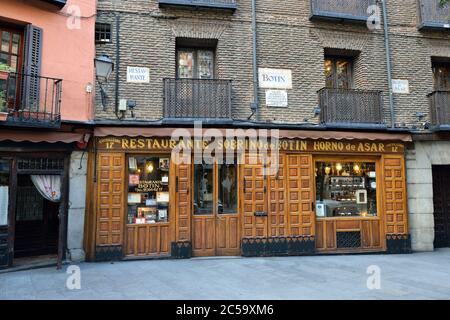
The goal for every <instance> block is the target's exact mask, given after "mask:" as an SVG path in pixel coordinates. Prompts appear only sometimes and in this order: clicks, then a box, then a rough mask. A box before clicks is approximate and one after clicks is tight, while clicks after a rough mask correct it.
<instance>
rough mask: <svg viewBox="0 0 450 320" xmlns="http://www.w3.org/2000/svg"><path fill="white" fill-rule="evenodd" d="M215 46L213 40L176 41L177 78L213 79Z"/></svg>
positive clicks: (183, 39)
mask: <svg viewBox="0 0 450 320" xmlns="http://www.w3.org/2000/svg"><path fill="white" fill-rule="evenodd" d="M216 46H217V40H213V39H188V38H179V39H177V62H176V63H177V74H176V76H177V78H179V79H180V78H187V79H214V78H215V76H216V75H215V48H216Z"/></svg>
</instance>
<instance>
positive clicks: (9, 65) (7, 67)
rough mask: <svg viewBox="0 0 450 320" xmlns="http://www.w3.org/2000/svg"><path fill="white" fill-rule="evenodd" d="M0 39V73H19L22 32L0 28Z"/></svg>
mask: <svg viewBox="0 0 450 320" xmlns="http://www.w3.org/2000/svg"><path fill="white" fill-rule="evenodd" d="M0 39H1V46H0V71H10V72H18V71H20V68H21V63H22V52H23V48H22V46H23V32H22V31H16V30H12V29H6V28H2V27H0Z"/></svg>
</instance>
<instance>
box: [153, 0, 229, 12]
mask: <svg viewBox="0 0 450 320" xmlns="http://www.w3.org/2000/svg"><path fill="white" fill-rule="evenodd" d="M158 2H159V6H160V7H171V6H179V7H195V8H210V9H219V10H229V11H233V12H234V11H235V10H236V8H237V3H236V0H158Z"/></svg>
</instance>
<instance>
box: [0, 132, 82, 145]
mask: <svg viewBox="0 0 450 320" xmlns="http://www.w3.org/2000/svg"><path fill="white" fill-rule="evenodd" d="M6 140H9V141H14V142H35V143H37V142H48V143H56V142H62V143H73V142H77V141H84V140H85V134H84V133H70V132H55V131H52V132H39V131H16V130H0V141H6Z"/></svg>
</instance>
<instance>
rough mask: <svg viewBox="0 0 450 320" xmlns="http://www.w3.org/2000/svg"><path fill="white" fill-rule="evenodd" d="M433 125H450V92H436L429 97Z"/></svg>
mask: <svg viewBox="0 0 450 320" xmlns="http://www.w3.org/2000/svg"><path fill="white" fill-rule="evenodd" d="M428 99H429V102H430V114H431V123H432V124H433V125H435V126H439V125H450V91H434V92H432V93H431V94H429V95H428Z"/></svg>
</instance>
